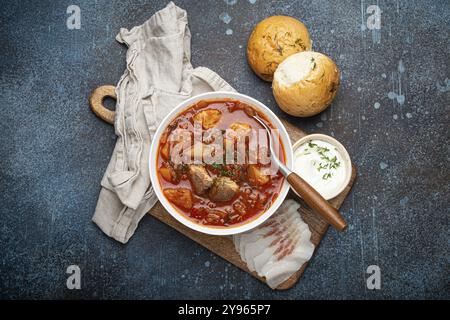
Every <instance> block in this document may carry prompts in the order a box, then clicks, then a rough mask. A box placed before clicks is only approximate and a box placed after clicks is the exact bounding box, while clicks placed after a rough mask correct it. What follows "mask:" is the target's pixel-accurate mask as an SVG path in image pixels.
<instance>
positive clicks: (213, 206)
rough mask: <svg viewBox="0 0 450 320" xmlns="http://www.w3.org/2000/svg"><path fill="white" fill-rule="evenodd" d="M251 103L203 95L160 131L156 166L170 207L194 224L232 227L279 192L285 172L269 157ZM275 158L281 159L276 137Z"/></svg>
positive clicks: (264, 207) (262, 209)
mask: <svg viewBox="0 0 450 320" xmlns="http://www.w3.org/2000/svg"><path fill="white" fill-rule="evenodd" d="M248 110H252V112H255V113H256V114H257V115H258V116H259V117H260V118H262V119H263V121H264V122H265V123H266V124H267V125H268V126H269V127H270V128H272V129H273V132H274V133H276V131H277V130H276V128H274V126H273V125H272V124H271V123H270V121H269V120H267V117H265V116H264V114H262V113H261V112H259V111H257V110H256V109H255V108H253V107H252V106H250V105H248V104H246V103H243V102H240V101H236V100H228V99H220V100H202V101H199V102H197V103H195V104H194V105H192V106H190V107H189V108H187V109H186V110H184V111H183V112H181V113H179V114H178V115H177V116H176V117H175V118H174V119H173V120H172V121H171V122H170V124H169V125H168V126H167V128H166V129H165V130H164V132H163V134H162V135H161V138H160V141H159V145H158V156H157V160H156V161H157V163H156V164H157V166H156V168H157V171H158V179H159V183H160V185H161V190H162V192H163V194H164V196H165V198H166V199H167V200H168V201H169V202H170V203H171V204H172V206H173V207H174V208H176V209H177V211H179V212H180V213H182V214H183V215H184V216H185V217H187V218H188V219H190V220H191V221H194V222H195V223H198V224H201V225H205V226H209V227H219V228H220V227H232V226H236V225H239V224H243V223H247V222H249V221H252V220H254V219H256V218H257V217H259V216H260V215H261V214H263V213H264V212H265V211H266V210H267V209H268V208H269V207H270V206H271V205H272V204H273V202H274V201H275V199H276V198H277V197H278V194H279V193H280V191H281V188H282V186H283V182H284V177H283V176H282V174H281V173H280V172H279V171H278V168H276V167H275V166H274V164H273V163H272V162H271V161H270V150H269V144H268V137H267V131H266V130H265V129H264V128H263V127H262V126H261V124H259V123H258V122H257V121H256V120H255V119H254V118H253V117H252V116H251V115H252V113H251V112H248ZM272 136H273V137H276V138H275V139H274V140H275V141H276V143H275V144H278V145H277V146H276V150H279V152H277V156H278V158H279V159H280V160H281V161H282V162H285V158H286V156H285V151H284V147H283V144H282V141H281V139H280V137H279V136H276V135H275V134H272Z"/></svg>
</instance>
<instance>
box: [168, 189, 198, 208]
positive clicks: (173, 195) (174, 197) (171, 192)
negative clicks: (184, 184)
mask: <svg viewBox="0 0 450 320" xmlns="http://www.w3.org/2000/svg"><path fill="white" fill-rule="evenodd" d="M163 193H164V195H165V196H166V198H167V199H168V200H169V201H170V202H172V203H174V204H175V205H177V206H179V207H181V208H184V209H191V208H192V206H193V202H194V200H193V197H192V193H191V190H189V189H187V188H166V189H164V190H163Z"/></svg>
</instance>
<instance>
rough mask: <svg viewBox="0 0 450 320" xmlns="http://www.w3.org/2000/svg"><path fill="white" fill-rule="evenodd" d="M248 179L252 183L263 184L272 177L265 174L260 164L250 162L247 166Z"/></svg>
mask: <svg viewBox="0 0 450 320" xmlns="http://www.w3.org/2000/svg"><path fill="white" fill-rule="evenodd" d="M247 175H248V180H249V181H250V183H251V184H252V185H255V186H262V185H265V184H266V183H268V182H269V181H270V177H269V176H268V175H265V174H264V173H263V172H262V171H261V169H260V168H258V166H256V165H254V164H250V165H249V166H248V167H247Z"/></svg>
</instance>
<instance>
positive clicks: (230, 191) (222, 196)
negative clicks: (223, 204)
mask: <svg viewBox="0 0 450 320" xmlns="http://www.w3.org/2000/svg"><path fill="white" fill-rule="evenodd" d="M238 191H239V186H238V185H237V183H236V182H234V181H233V180H231V179H230V178H228V177H218V178H216V179H214V182H213V184H212V187H211V189H210V190H209V198H210V199H211V200H213V201H229V200H231V199H233V197H234V196H235V195H236V193H237V192H238Z"/></svg>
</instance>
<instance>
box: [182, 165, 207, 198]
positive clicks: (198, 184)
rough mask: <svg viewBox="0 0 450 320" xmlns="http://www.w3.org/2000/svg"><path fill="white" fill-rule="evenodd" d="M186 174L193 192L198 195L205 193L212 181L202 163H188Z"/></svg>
mask: <svg viewBox="0 0 450 320" xmlns="http://www.w3.org/2000/svg"><path fill="white" fill-rule="evenodd" d="M188 175H189V179H190V180H191V183H192V185H193V186H194V192H195V193H196V194H198V195H203V194H205V193H206V191H208V189H209V188H210V187H211V185H212V183H213V179H212V178H211V177H210V175H209V174H208V171H206V169H205V167H204V166H202V165H193V164H192V165H189V167H188Z"/></svg>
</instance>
